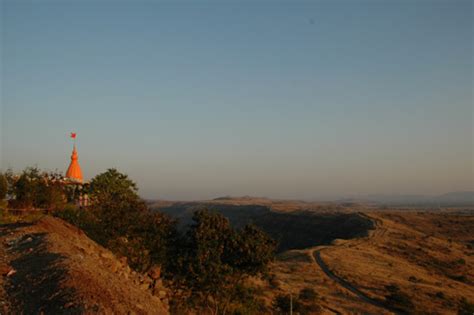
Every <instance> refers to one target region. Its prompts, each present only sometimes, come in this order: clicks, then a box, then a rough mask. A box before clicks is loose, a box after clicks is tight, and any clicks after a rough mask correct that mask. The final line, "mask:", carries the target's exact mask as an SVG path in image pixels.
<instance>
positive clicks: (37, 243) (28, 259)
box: [0, 224, 83, 314]
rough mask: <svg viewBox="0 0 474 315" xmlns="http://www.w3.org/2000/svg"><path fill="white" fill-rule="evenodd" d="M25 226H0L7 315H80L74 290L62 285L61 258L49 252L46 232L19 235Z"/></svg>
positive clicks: (63, 269)
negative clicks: (41, 314) (42, 314)
mask: <svg viewBox="0 0 474 315" xmlns="http://www.w3.org/2000/svg"><path fill="white" fill-rule="evenodd" d="M25 226H27V225H25V224H8V225H3V226H1V227H0V246H1V250H0V253H1V255H2V277H3V279H2V295H4V296H2V299H3V300H4V301H7V303H5V305H4V309H3V312H4V313H6V314H39V313H45V314H65V313H67V314H80V313H82V311H83V309H82V306H81V305H80V304H78V303H74V301H77V297H76V294H75V290H74V289H73V288H67V287H64V286H62V285H61V283H62V282H63V281H64V279H65V277H66V275H67V271H66V270H65V268H64V265H63V263H62V262H63V260H64V256H62V255H59V254H56V253H51V252H50V251H49V250H48V248H47V246H46V239H45V236H46V235H45V233H25V234H24V233H21V232H20V233H19V231H18V230H19V229H20V228H22V227H25Z"/></svg>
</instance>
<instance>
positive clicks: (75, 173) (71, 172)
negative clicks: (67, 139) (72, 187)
mask: <svg viewBox="0 0 474 315" xmlns="http://www.w3.org/2000/svg"><path fill="white" fill-rule="evenodd" d="M66 178H67V179H69V180H71V181H75V182H78V183H82V182H83V178H82V171H81V166H80V165H79V161H78V157H77V150H76V145H74V148H73V150H72V155H71V163H70V164H69V167H68V169H67V172H66Z"/></svg>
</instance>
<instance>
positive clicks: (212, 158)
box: [0, 0, 474, 200]
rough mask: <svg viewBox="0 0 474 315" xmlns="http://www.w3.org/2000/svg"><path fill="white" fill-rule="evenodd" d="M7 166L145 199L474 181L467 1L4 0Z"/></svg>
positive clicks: (331, 192)
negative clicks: (79, 174) (116, 182)
mask: <svg viewBox="0 0 474 315" xmlns="http://www.w3.org/2000/svg"><path fill="white" fill-rule="evenodd" d="M0 14H1V15H0V18H1V23H0V27H1V30H0V31H1V39H0V44H1V47H0V48H1V50H0V53H1V65H0V66H1V68H0V80H1V81H0V88H1V98H0V102H1V104H0V122H1V126H0V133H1V134H0V163H1V164H0V168H1V169H2V170H4V169H6V168H10V167H11V168H13V169H14V170H16V171H19V170H21V169H22V168H24V167H26V166H31V165H37V166H38V167H40V168H44V169H49V170H54V169H58V170H60V171H63V172H64V171H65V170H66V168H67V165H68V163H69V157H70V154H71V149H72V143H71V141H70V139H69V138H68V135H69V132H71V131H75V132H77V134H78V139H77V145H78V152H79V161H80V163H81V166H82V169H83V172H84V175H85V177H86V178H87V179H90V178H92V177H93V176H95V175H96V174H98V173H100V172H102V171H105V170H106V169H107V168H111V167H116V168H117V169H119V170H120V171H122V172H124V173H127V174H128V175H129V176H130V177H131V178H132V179H133V180H134V181H136V182H137V184H138V186H139V189H140V194H141V195H142V196H143V197H145V198H160V199H175V200H176V199H177V200H192V199H210V198H215V197H219V196H225V195H233V196H243V195H251V196H267V197H271V198H280V199H305V200H314V199H325V198H332V197H337V196H348V195H358V194H360V195H364V194H427V195H436V194H443V193H447V192H451V191H474V164H473V163H474V162H473V161H474V136H473V132H474V130H473V125H474V116H473V96H472V89H473V77H472V75H473V22H472V21H473V3H472V1H464V0H457V1H442V0H439V1H438V0H433V1H384V2H383V3H377V2H375V1H358V2H357V3H356V2H353V1H317V2H309V1H301V2H289V1H288V2H285V1H281V2H280V1H279V2H264V1H261V2H245V1H244V2H237V1H235V2H234V1H229V2H226V3H221V2H209V1H206V2H204V1H203V2H200V3H192V4H191V3H185V2H173V3H171V2H153V1H120V2H114V3H113V4H112V3H111V2H109V1H102V0H99V1H75V0H72V1H68V2H67V3H66V2H59V1H41V3H39V2H37V1H28V0H25V1H9V0H4V1H0Z"/></svg>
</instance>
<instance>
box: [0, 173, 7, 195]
mask: <svg viewBox="0 0 474 315" xmlns="http://www.w3.org/2000/svg"><path fill="white" fill-rule="evenodd" d="M7 193H8V181H7V177H6V176H5V175H4V174H3V173H0V201H2V200H4V199H5V198H6V197H7Z"/></svg>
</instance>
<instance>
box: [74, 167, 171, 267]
mask: <svg viewBox="0 0 474 315" xmlns="http://www.w3.org/2000/svg"><path fill="white" fill-rule="evenodd" d="M89 191H90V197H91V200H92V205H91V207H90V208H89V209H87V212H88V213H89V215H87V216H84V215H76V214H68V216H69V217H70V218H72V219H73V220H75V221H77V222H80V224H81V227H82V228H84V229H85V230H86V233H87V234H88V235H89V236H90V237H91V238H93V239H94V240H95V241H97V242H98V243H100V244H102V245H104V246H106V247H108V248H109V249H111V250H112V251H113V252H114V253H116V254H118V255H122V256H126V257H127V259H128V262H129V264H130V267H132V268H133V269H135V270H137V271H141V272H143V271H146V270H148V269H149V268H150V267H151V266H153V265H155V264H162V263H163V262H164V260H165V259H166V256H167V253H168V250H167V248H168V244H169V240H170V238H171V235H173V234H174V231H175V221H173V220H171V219H170V218H169V217H167V216H165V215H164V214H162V213H159V212H153V213H152V212H150V211H149V209H148V207H147V206H146V204H145V202H143V200H141V199H140V197H139V196H138V193H137V186H136V184H135V183H134V182H133V181H132V180H130V179H129V178H128V176H127V175H125V174H122V173H120V172H118V171H117V170H116V169H109V170H107V171H106V172H105V173H102V174H99V175H97V176H96V177H94V178H93V179H92V181H91V182H90V190H89ZM82 219H85V220H82Z"/></svg>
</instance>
